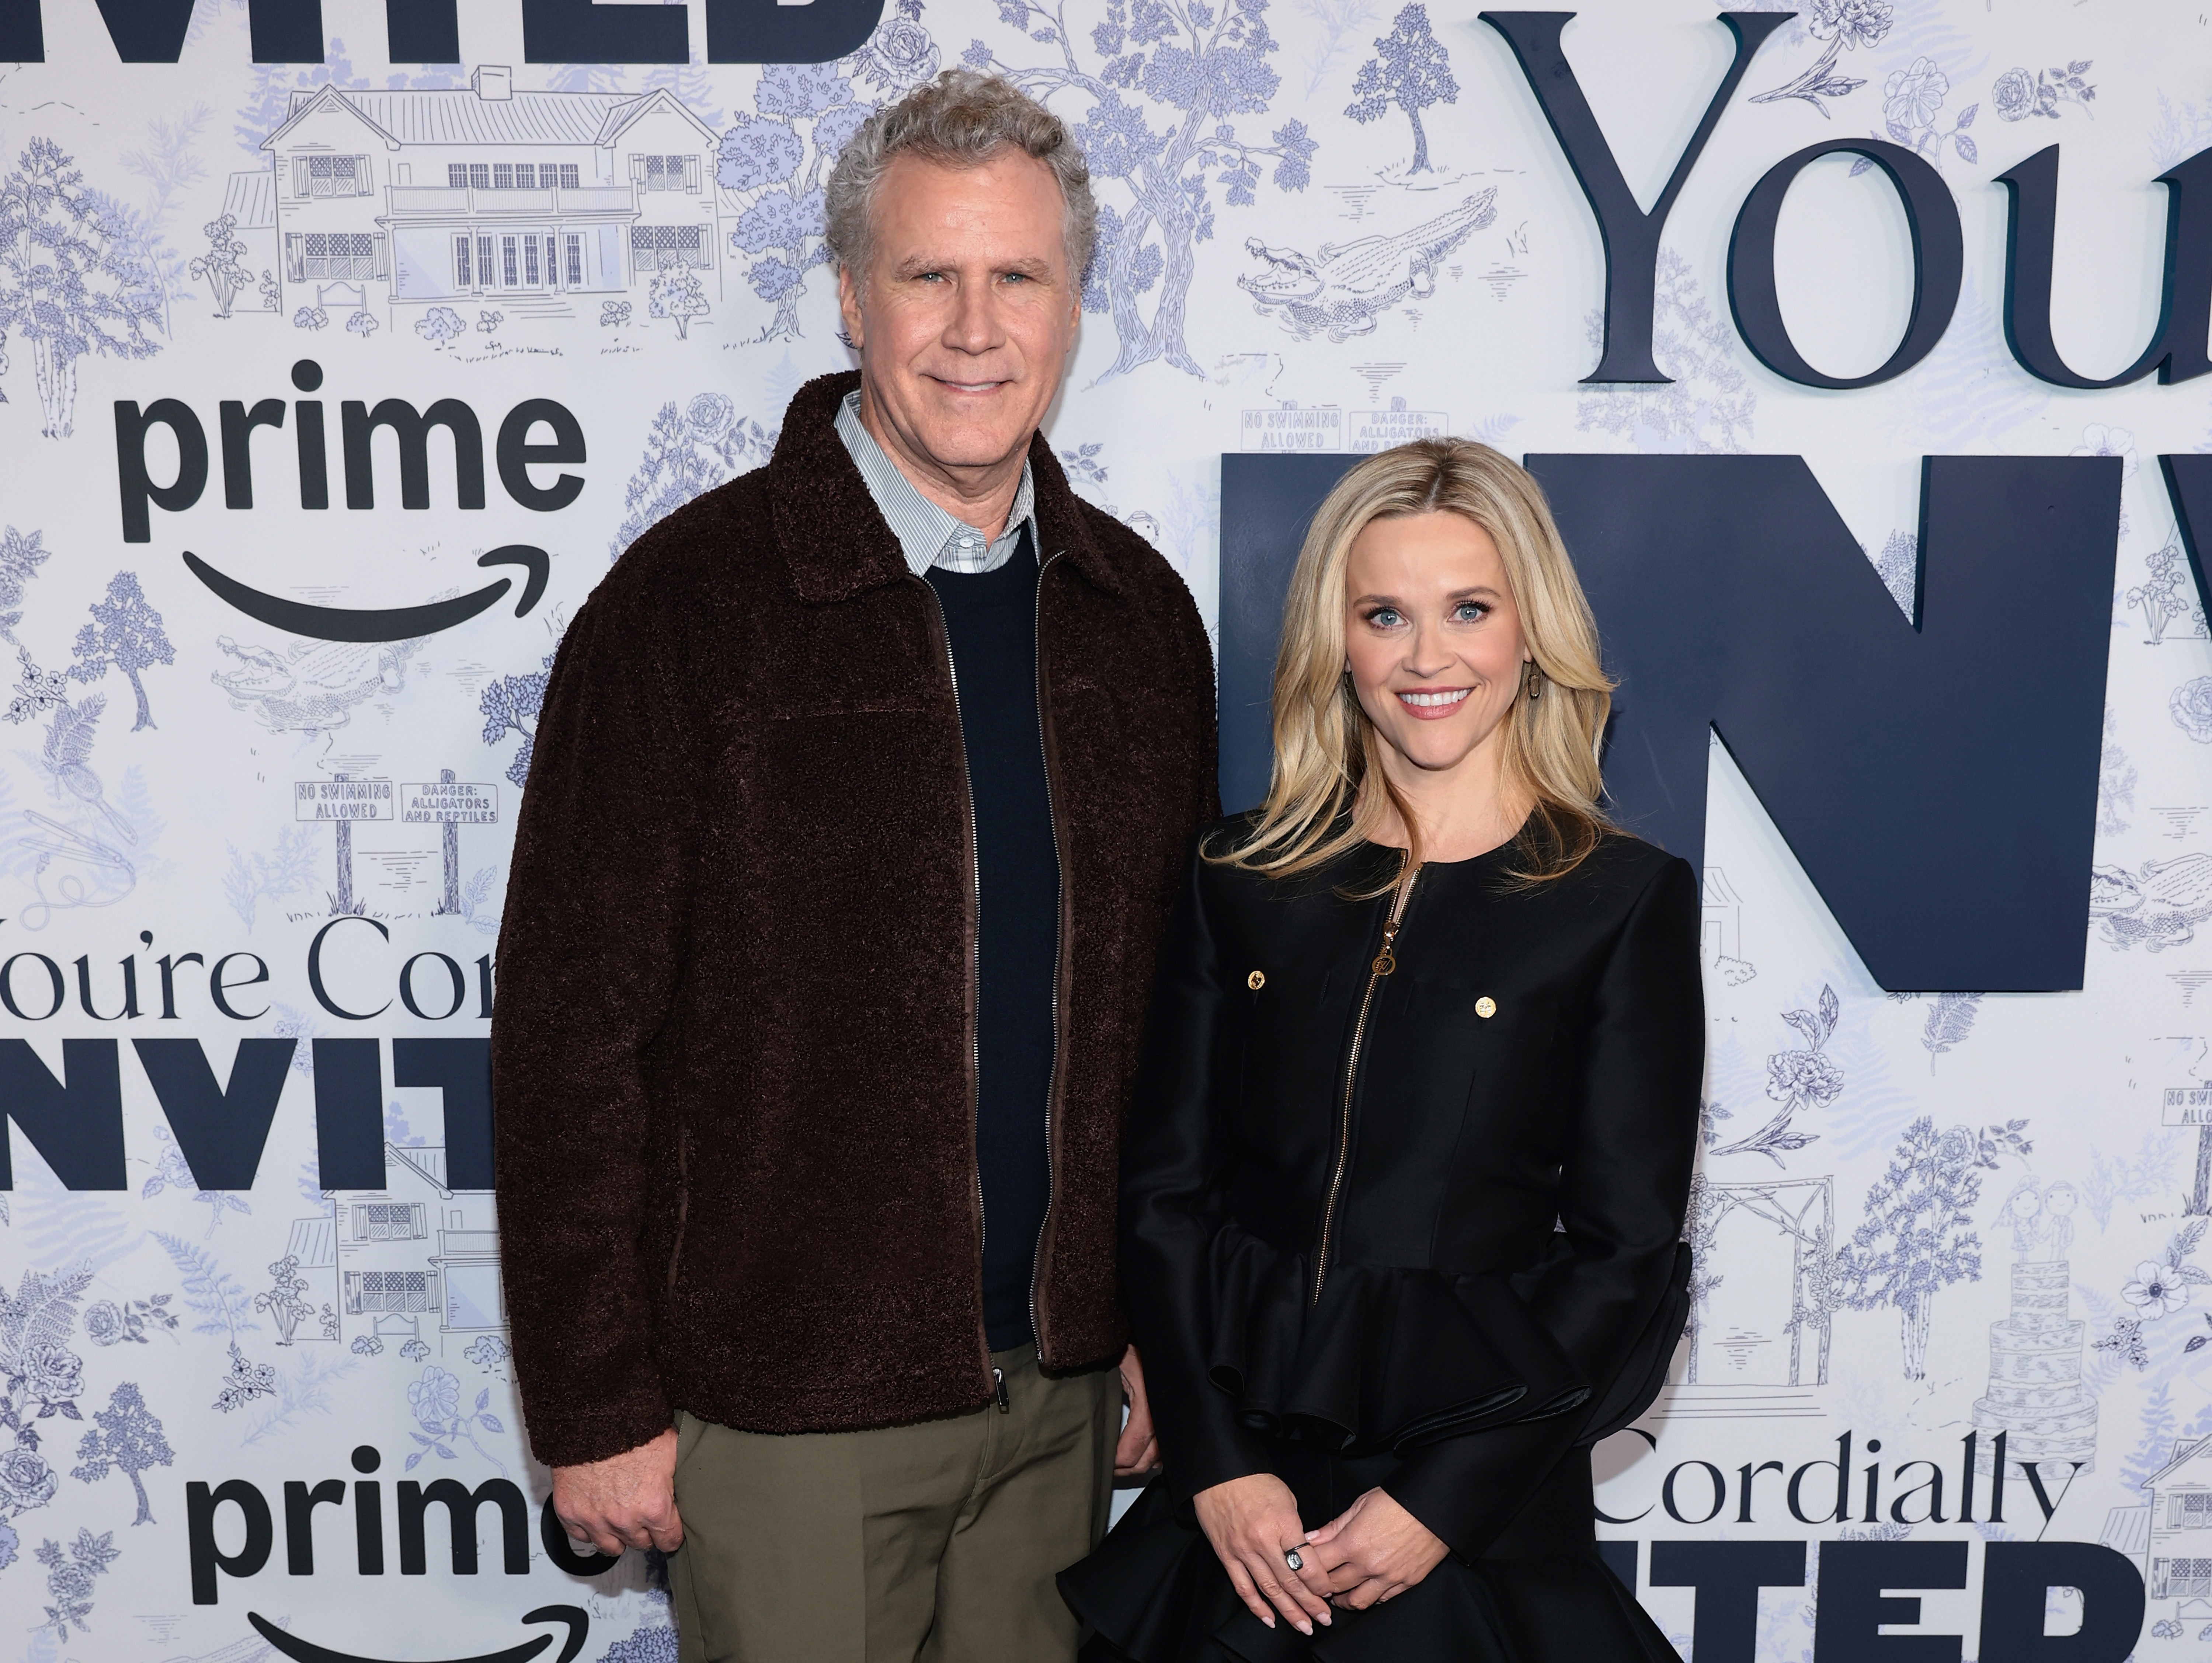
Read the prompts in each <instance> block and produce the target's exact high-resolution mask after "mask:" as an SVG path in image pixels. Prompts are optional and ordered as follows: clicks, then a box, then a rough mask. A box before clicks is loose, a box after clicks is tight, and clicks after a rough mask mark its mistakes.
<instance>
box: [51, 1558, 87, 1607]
mask: <svg viewBox="0 0 2212 1663" xmlns="http://www.w3.org/2000/svg"><path fill="white" fill-rule="evenodd" d="M46 1592H47V1593H50V1594H52V1595H53V1597H54V1598H55V1599H58V1600H61V1601H63V1602H64V1603H65V1604H68V1605H75V1604H76V1602H77V1601H78V1600H80V1599H91V1598H92V1576H91V1575H90V1573H88V1572H87V1571H85V1570H83V1569H80V1568H79V1567H78V1566H76V1565H70V1564H60V1565H56V1566H55V1567H54V1568H53V1569H52V1570H50V1571H48V1572H47V1573H46Z"/></svg>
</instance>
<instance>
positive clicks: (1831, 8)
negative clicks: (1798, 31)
mask: <svg viewBox="0 0 2212 1663" xmlns="http://www.w3.org/2000/svg"><path fill="white" fill-rule="evenodd" d="M1896 17H1897V14H1896V11H1895V9H1894V8H1893V7H1891V6H1890V5H1888V4H1887V3H1886V0H1813V15H1811V16H1810V17H1809V18H1808V19H1807V20H1806V22H1805V27H1807V28H1808V29H1809V30H1811V31H1812V34H1813V38H1814V39H1815V40H1837V39H1840V40H1841V41H1842V42H1843V43H1844V45H1845V46H1873V45H1874V44H1875V42H1876V41H1877V40H1880V39H1881V38H1882V36H1884V35H1885V34H1887V33H1889V26H1890V25H1891V24H1892V23H1893V22H1894V21H1896Z"/></svg>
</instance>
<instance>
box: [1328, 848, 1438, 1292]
mask: <svg viewBox="0 0 2212 1663" xmlns="http://www.w3.org/2000/svg"><path fill="white" fill-rule="evenodd" d="M1420 881H1421V874H1420V871H1419V869H1418V868H1416V869H1415V871H1413V875H1412V876H1411V877H1408V878H1407V880H1406V881H1405V882H1404V883H1402V884H1401V885H1400V886H1399V889H1398V893H1397V895H1396V897H1395V899H1394V900H1393V901H1391V903H1390V916H1389V918H1388V919H1387V920H1384V922H1383V950H1382V951H1381V952H1379V953H1377V954H1376V956H1375V957H1374V959H1373V961H1372V962H1370V963H1369V965H1368V967H1367V992H1365V993H1364V994H1363V995H1362V996H1361V998H1360V1000H1359V1020H1358V1022H1357V1023H1354V1024H1353V1025H1352V1055H1351V1058H1350V1059H1348V1060H1347V1061H1346V1063H1345V1065H1344V1102H1343V1103H1342V1105H1341V1114H1340V1120H1339V1122H1338V1126H1337V1134H1336V1168H1335V1170H1334V1171H1333V1172H1332V1173H1330V1174H1329V1180H1328V1201H1327V1202H1326V1203H1325V1204H1324V1205H1323V1206H1322V1214H1321V1247H1320V1250H1319V1251H1318V1252H1317V1253H1315V1255H1314V1285H1313V1300H1312V1303H1314V1304H1316V1305H1318V1304H1320V1303H1321V1289H1322V1283H1323V1282H1324V1281H1325V1280H1327V1278H1328V1248H1329V1234H1330V1232H1331V1230H1332V1229H1334V1227H1335V1224H1336V1203H1337V1198H1338V1197H1339V1196H1340V1194H1342V1193H1343V1190H1344V1169H1345V1167H1346V1165H1347V1164H1348V1163H1349V1162H1350V1161H1351V1159H1352V1089H1353V1087H1354V1086H1356V1085H1357V1084H1358V1080H1359V1047H1360V1045H1361V1043H1362V1042H1363V1041H1364V1040H1365V1039H1366V1037H1367V1015H1368V1012H1369V1011H1370V1009H1371V1008H1372V1007H1373V1005H1374V1004H1375V987H1376V983H1378V982H1380V981H1381V980H1383V977H1385V976H1387V975H1389V974H1390V973H1391V972H1393V971H1394V970H1395V969H1396V968H1398V955H1397V950H1396V949H1397V942H1398V931H1399V928H1400V926H1401V925H1403V924H1404V922H1405V919H1406V907H1407V903H1408V902H1409V901H1412V900H1413V886H1414V885H1415V884H1416V883H1419V882H1420Z"/></svg>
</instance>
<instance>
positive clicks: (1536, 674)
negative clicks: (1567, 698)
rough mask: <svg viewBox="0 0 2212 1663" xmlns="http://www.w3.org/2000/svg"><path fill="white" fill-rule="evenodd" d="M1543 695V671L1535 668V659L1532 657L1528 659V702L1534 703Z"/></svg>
mask: <svg viewBox="0 0 2212 1663" xmlns="http://www.w3.org/2000/svg"><path fill="white" fill-rule="evenodd" d="M1543 696H1544V672H1543V671H1541V670H1540V669H1538V668H1537V666H1536V662H1535V660H1534V659H1530V660H1529V661H1528V702H1529V703H1530V704H1534V703H1535V702H1536V701H1537V700H1539V699H1541V698H1542V697H1543Z"/></svg>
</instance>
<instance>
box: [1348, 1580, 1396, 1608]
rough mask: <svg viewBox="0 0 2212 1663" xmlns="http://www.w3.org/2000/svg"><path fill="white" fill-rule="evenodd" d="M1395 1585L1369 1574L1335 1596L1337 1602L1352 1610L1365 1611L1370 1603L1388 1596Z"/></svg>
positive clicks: (1372, 1603)
mask: <svg viewBox="0 0 2212 1663" xmlns="http://www.w3.org/2000/svg"><path fill="white" fill-rule="evenodd" d="M1394 1586H1395V1585H1394V1584H1392V1583H1390V1582H1389V1581H1385V1580H1384V1579H1383V1578H1382V1577H1380V1576H1370V1577H1369V1578H1368V1579H1367V1580H1366V1581H1364V1582H1362V1583H1360V1584H1359V1586H1358V1587H1355V1588H1352V1590H1351V1591H1349V1592H1348V1593H1340V1594H1338V1595H1337V1596H1336V1600H1337V1603H1338V1604H1339V1605H1344V1606H1346V1607H1348V1608H1349V1609H1351V1610H1352V1611H1365V1610H1366V1609H1367V1608H1368V1607H1369V1606H1370V1605H1375V1604H1376V1603H1377V1602H1378V1601H1380V1600H1383V1599H1387V1598H1388V1597H1389V1590H1390V1589H1391V1588H1392V1587H1394Z"/></svg>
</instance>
